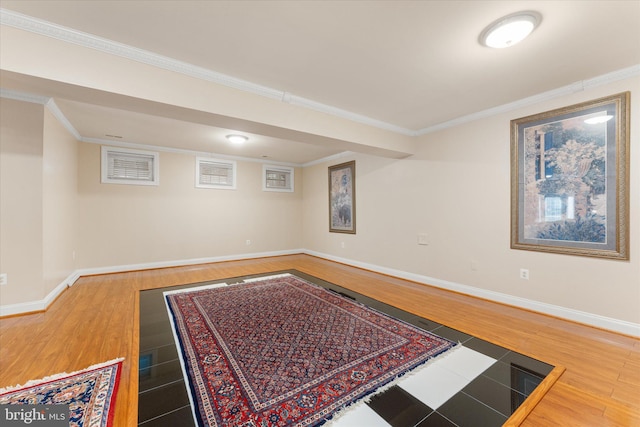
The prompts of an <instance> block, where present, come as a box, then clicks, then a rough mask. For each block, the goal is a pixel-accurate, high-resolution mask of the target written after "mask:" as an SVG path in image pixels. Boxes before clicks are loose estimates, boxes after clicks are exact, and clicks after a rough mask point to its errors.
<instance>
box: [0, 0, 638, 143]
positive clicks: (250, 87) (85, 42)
mask: <svg viewBox="0 0 640 427" xmlns="http://www.w3.org/2000/svg"><path fill="white" fill-rule="evenodd" d="M0 23H1V24H2V25H8V26H11V27H14V28H17V29H20V30H24V31H29V32H32V33H36V34H40V35H43V36H46V37H51V38H54V39H57V40H60V41H64V42H67V43H73V44H76V45H79V46H83V47H87V48H90V49H95V50H99V51H101V52H105V53H108V54H111V55H116V56H120V57H123V58H126V59H130V60H132V61H137V62H140V63H144V64H147V65H151V66H154V67H158V68H161V69H164V70H168V71H173V72H176V73H180V74H183V75H187V76H190V77H194V78H197V79H201V80H205V81H209V82H212V83H215V84H219V85H222V86H226V87H230V88H233V89H237V90H241V91H244V92H249V93H252V94H255V95H260V96H263V97H266V98H270V99H274V100H278V101H280V102H283V103H287V104H291V105H295V106H299V107H302V108H306V109H309V110H314V111H317V112H320V113H325V114H329V115H332V116H335V117H339V118H342V119H345V120H349V121H352V122H356V123H361V124H364V125H368V126H371V127H375V128H378V129H382V130H387V131H390V132H394V133H397V134H401V135H405V136H421V135H425V134H428V133H433V132H436V131H439V130H443V129H447V128H452V127H455V126H458V125H461V124H464V123H469V122H472V121H475V120H480V119H485V118H488V117H491V116H494V115H498V114H502V113H505V112H509V111H513V110H517V109H519V108H522V107H526V106H530V105H534V104H537V103H540V102H543V101H547V100H551V99H555V98H558V97H561V96H564V95H569V94H572V93H576V92H580V91H584V90H586V89H590V88H593V87H597V86H601V85H604V84H608V83H612V82H615V81H618V80H622V79H627V78H630V77H635V76H638V75H640V65H634V66H631V67H628V68H625V69H622V70H618V71H613V72H611V73H607V74H604V75H602V76H597V77H594V78H591V79H587V80H582V81H579V82H575V83H572V84H570V85H567V86H563V87H561V88H558V89H554V90H551V91H547V92H544V93H541V94H538V95H534V96H531V97H528V98H524V99H521V100H518V101H515V102H511V103H507V104H503V105H499V106H496V107H493V108H489V109H486V110H482V111H479V112H476V113H473V114H469V115H466V116H462V117H458V118H456V119H453V120H449V121H446V122H442V123H438V124H435V125H433V126H428V127H425V128H422V129H419V130H412V129H407V128H404V127H401V126H397V125H394V124H391V123H387V122H383V121H381V120H376V119H373V118H371V117H367V116H364V115H361V114H356V113H353V112H351V111H347V110H343V109H341V108H337V107H334V106H331V105H327V104H323V103H320V102H316V101H313V100H311V99H307V98H303V97H300V96H297V95H294V94H291V93H289V92H285V91H281V90H277V89H272V88H269V87H267V86H262V85H259V84H256V83H252V82H249V81H246V80H241V79H238V78H235V77H232V76H229V75H226V74H222V73H218V72H216V71H212V70H209V69H206V68H203V67H198V66H196V65H193V64H189V63H187V62H183V61H178V60H176V59H173V58H169V57H166V56H162V55H158V54H155V53H153V52H149V51H146V50H143V49H138V48H135V47H132V46H129V45H126V44H123V43H118V42H114V41H112V40H108V39H105V38H102V37H98V36H94V35H91V34H88V33H84V32H81V31H77V30H74V29H72V28H68V27H64V26H61V25H57V24H54V23H51V22H47V21H44V20H40V19H37V18H33V17H31V16H27V15H23V14H21V13H17V12H13V11H11V10H8V9H2V8H0Z"/></svg>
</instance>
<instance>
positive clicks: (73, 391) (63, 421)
mask: <svg viewBox="0 0 640 427" xmlns="http://www.w3.org/2000/svg"><path fill="white" fill-rule="evenodd" d="M122 361H123V359H116V360H112V361H109V362H105V363H101V364H98V365H93V366H90V367H89V368H87V369H83V370H81V371H77V372H73V373H70V374H67V373H62V374H57V375H52V376H49V377H46V378H43V379H40V380H32V381H29V382H28V383H26V384H25V385H22V386H16V387H8V388H3V389H0V405H8V406H3V411H2V412H3V413H2V414H0V420H2V421H10V420H9V419H12V420H13V421H22V422H23V423H27V422H28V423H29V424H31V425H42V424H39V423H38V422H39V421H43V422H45V420H46V422H45V424H46V425H47V426H49V425H64V426H67V425H68V426H70V427H107V426H111V425H112V424H113V416H114V411H113V408H114V407H115V400H116V394H117V392H118V385H119V382H120V372H121V371H122ZM25 405H28V406H25ZM14 408H15V410H14ZM18 408H19V409H18ZM25 408H28V409H25ZM29 420H30V421H29ZM56 421H58V422H60V424H56V423H55V422H56ZM12 425H13V424H12Z"/></svg>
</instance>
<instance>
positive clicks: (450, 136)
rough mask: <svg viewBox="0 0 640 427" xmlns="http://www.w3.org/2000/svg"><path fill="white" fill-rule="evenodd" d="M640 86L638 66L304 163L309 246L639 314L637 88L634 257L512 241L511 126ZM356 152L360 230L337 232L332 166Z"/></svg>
mask: <svg viewBox="0 0 640 427" xmlns="http://www.w3.org/2000/svg"><path fill="white" fill-rule="evenodd" d="M638 87H640V79H639V78H634V79H629V80H626V81H621V82H617V83H614V84H610V85H607V86H603V87H598V88H595V89H591V90H588V91H585V92H581V93H578V94H574V95H571V96H566V97H563V98H560V99H554V100H553V101H548V102H544V103H540V104H537V105H534V106H530V107H527V108H522V109H519V110H517V111H512V112H509V113H505V114H501V115H498V116H494V117H490V118H486V119H482V120H478V121H475V122H472V123H468V124H465V125H460V126H457V127H455V128H451V129H447V130H443V131H440V132H438V133H433V134H428V135H424V136H423V137H421V147H420V148H419V150H418V152H417V153H416V154H415V155H414V156H412V157H410V158H408V159H404V160H390V159H382V158H377V157H371V156H366V155H355V156H352V157H350V158H344V159H339V160H336V161H334V162H331V163H326V164H322V165H317V166H313V167H309V168H305V169H304V175H303V179H304V183H305V193H304V202H305V203H304V213H303V215H304V247H305V248H307V249H309V250H312V251H315V252H318V253H322V254H327V255H330V256H332V257H336V258H341V259H346V260H353V261H355V262H357V263H361V264H370V265H374V266H379V267H383V268H388V269H394V270H398V271H402V272H407V273H410V274H415V275H420V276H423V277H428V278H434V279H436V280H434V282H438V283H445V284H459V285H464V286H470V287H473V288H475V289H477V290H480V291H481V292H485V291H486V292H489V293H491V292H496V293H499V294H504V295H508V296H511V297H513V298H512V300H514V301H517V300H518V298H523V299H526V300H527V301H534V302H539V303H544V304H551V305H553V306H559V307H563V308H566V309H569V310H578V311H581V312H586V313H591V314H595V315H600V316H605V317H608V318H612V319H618V320H622V321H625V322H632V323H636V324H638V323H640V257H639V256H638V255H639V254H640V239H638V231H637V225H638V219H640V206H639V204H640V190H639V189H640V167H639V166H640V161H639V159H640V134H639V133H638V132H637V130H638V129H640V96H637V95H638V94H637V93H633V94H632V97H631V103H632V105H631V111H632V122H631V132H632V133H631V158H630V163H631V188H630V205H631V211H630V214H631V236H630V237H631V238H630V240H631V248H630V253H631V261H613V260H603V259H593V258H586V257H577V256H568V255H558V254H545V253H537V252H531V251H523V250H512V249H510V135H509V121H510V120H512V119H515V118H519V117H524V116H527V115H530V114H535V113H539V112H542V111H546V110H550V109H553V108H559V107H562V106H567V105H571V104H574V103H578V102H582V101H587V100H590V99H595V98H598V97H601V96H606V95H611V94H615V93H618V92H622V91H625V90H632V89H637V88H638ZM351 159H355V160H356V177H357V181H356V182H357V188H356V199H357V200H356V202H357V222H356V225H357V234H356V235H345V234H337V233H329V232H328V212H327V198H328V194H327V191H328V190H327V166H329V165H331V164H337V163H342V162H344V161H347V160H351ZM418 233H427V235H428V242H429V245H427V246H420V245H418V244H417V235H418ZM343 242H344V245H345V247H344V248H342V245H341V244H342V243H343ZM472 263H473V264H474V266H475V270H474V269H472V268H471V267H472ZM520 268H527V269H529V271H530V280H528V281H525V280H522V279H520V278H519V270H520Z"/></svg>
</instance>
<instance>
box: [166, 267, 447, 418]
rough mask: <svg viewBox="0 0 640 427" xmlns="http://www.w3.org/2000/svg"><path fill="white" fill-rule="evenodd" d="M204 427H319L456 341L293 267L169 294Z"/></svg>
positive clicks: (196, 411) (196, 413)
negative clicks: (311, 280)
mask: <svg viewBox="0 0 640 427" xmlns="http://www.w3.org/2000/svg"><path fill="white" fill-rule="evenodd" d="M165 295H166V301H167V306H168V308H169V313H170V318H171V320H172V323H173V327H174V332H176V334H175V335H176V342H177V343H178V347H180V348H181V350H182V355H181V356H182V363H183V369H184V371H185V373H186V375H185V377H186V380H187V383H188V384H189V388H190V397H191V400H192V407H193V412H194V419H195V421H196V423H197V424H198V425H200V426H217V427H221V426H242V427H261V426H315V425H320V424H323V423H324V422H326V421H327V420H329V419H331V418H333V417H334V416H336V414H337V413H338V412H339V411H341V410H343V409H344V408H346V407H348V406H349V405H351V404H353V403H354V402H357V401H360V400H362V399H363V398H365V397H367V396H369V395H371V394H372V393H375V392H376V391H380V389H381V388H382V387H383V386H385V385H388V384H390V383H391V382H393V381H394V380H396V379H397V378H398V377H400V376H402V375H404V374H405V373H407V372H409V371H410V370H412V369H414V368H416V367H418V366H420V365H422V364H424V363H426V362H427V361H428V360H430V359H432V358H433V357H435V356H437V355H439V354H441V353H443V352H445V351H447V350H449V349H451V348H452V347H453V346H455V343H453V342H451V341H449V340H447V339H444V338H441V337H438V336H436V335H433V334H431V333H429V332H426V331H423V330H422V329H420V328H417V327H415V326H413V325H410V324H408V323H405V322H403V321H400V320H398V319H394V318H392V317H389V316H388V315H386V314H383V313H380V312H378V311H375V310H372V309H370V308H368V307H366V306H364V305H362V304H359V303H357V302H355V301H352V300H350V299H347V298H344V297H341V296H339V295H336V294H335V293H333V292H330V291H328V290H326V289H324V288H322V287H320V286H317V285H315V284H311V283H309V282H307V281H305V280H303V279H300V278H298V277H296V276H293V275H289V274H286V275H280V276H270V277H268V278H262V279H258V280H253V281H249V282H247V281H245V283H242V284H237V285H231V286H224V285H223V286H214V287H203V288H191V289H186V290H182V291H176V292H167V293H165Z"/></svg>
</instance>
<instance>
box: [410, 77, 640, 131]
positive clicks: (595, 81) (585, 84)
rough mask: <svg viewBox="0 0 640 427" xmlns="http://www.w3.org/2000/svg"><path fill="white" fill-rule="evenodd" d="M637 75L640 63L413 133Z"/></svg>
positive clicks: (514, 108)
mask: <svg viewBox="0 0 640 427" xmlns="http://www.w3.org/2000/svg"><path fill="white" fill-rule="evenodd" d="M637 76H640V64H638V65H633V66H631V67H628V68H624V69H622V70H617V71H613V72H611V73H607V74H604V75H602V76H597V77H594V78H592V79H587V80H582V81H579V82H575V83H572V84H570V85H567V86H563V87H560V88H557V89H554V90H550V91H547V92H543V93H540V94H537V95H534V96H530V97H528V98H524V99H520V100H518V101H515V102H510V103H508V104H503V105H499V106H497V107H494V108H489V109H487V110H483V111H478V112H475V113H472V114H469V115H467V116H462V117H458V118H455V119H453V120H449V121H446V122H442V123H439V124H436V125H433V126H428V127H426V128H423V129H420V130H418V131H417V132H416V133H415V134H416V135H419V136H420V135H425V134H427V133H432V132H436V131H439V130H443V129H448V128H452V127H455V126H458V125H461V124H464V123H469V122H472V121H475V120H480V119H484V118H487V117H491V116H495V115H498V114H502V113H508V112H509V111H514V110H517V109H520V108H523V107H528V106H530V105H534V104H538V103H540V102H544V101H550V100H552V99H555V98H559V97H561V96H566V95H571V94H572V93H577V92H583V91H584V90H586V89H591V88H594V87H597V86H602V85H605V84H608V83H613V82H616V81H618V80H624V79H629V78H632V77H637Z"/></svg>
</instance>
